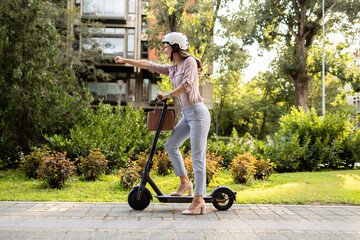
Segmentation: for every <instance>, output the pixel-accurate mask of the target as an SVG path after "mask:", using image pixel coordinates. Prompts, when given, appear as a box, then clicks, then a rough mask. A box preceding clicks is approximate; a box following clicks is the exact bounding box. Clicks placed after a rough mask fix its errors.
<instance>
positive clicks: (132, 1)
mask: <svg viewBox="0 0 360 240" xmlns="http://www.w3.org/2000/svg"><path fill="white" fill-rule="evenodd" d="M129 13H135V0H129Z"/></svg>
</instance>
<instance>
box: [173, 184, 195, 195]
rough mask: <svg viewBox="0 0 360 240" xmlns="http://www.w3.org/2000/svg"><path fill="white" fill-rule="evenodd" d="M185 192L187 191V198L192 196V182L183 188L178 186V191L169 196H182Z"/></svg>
mask: <svg viewBox="0 0 360 240" xmlns="http://www.w3.org/2000/svg"><path fill="white" fill-rule="evenodd" d="M186 191H189V196H192V195H193V185H192V182H189V183H188V184H187V185H186V186H185V187H182V186H181V185H180V187H179V189H178V190H177V191H176V192H172V193H170V195H171V196H182V195H183V194H184V193H185V192H186Z"/></svg>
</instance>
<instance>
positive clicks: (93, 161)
mask: <svg viewBox="0 0 360 240" xmlns="http://www.w3.org/2000/svg"><path fill="white" fill-rule="evenodd" d="M79 161H80V163H79V170H80V172H81V173H82V174H83V175H84V177H85V179H86V180H92V181H94V180H96V179H97V178H99V176H100V175H101V174H104V173H105V172H106V170H107V164H108V161H107V160H106V158H105V156H104V155H103V154H102V153H101V152H100V149H95V150H90V153H89V155H88V156H86V157H80V159H79Z"/></svg>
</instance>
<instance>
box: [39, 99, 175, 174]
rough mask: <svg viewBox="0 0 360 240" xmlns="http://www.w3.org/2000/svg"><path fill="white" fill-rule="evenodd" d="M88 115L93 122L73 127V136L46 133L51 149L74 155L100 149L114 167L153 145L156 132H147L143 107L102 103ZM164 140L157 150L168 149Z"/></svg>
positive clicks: (123, 165)
mask: <svg viewBox="0 0 360 240" xmlns="http://www.w3.org/2000/svg"><path fill="white" fill-rule="evenodd" d="M88 116H89V117H88V118H89V121H87V122H84V123H81V124H77V125H76V126H75V127H74V128H73V129H71V130H70V138H69V139H67V138H65V137H60V136H57V135H54V136H52V137H50V136H46V139H47V141H48V142H49V144H50V148H51V149H53V150H56V151H66V152H68V153H69V154H70V156H71V157H72V158H76V157H81V156H83V157H84V156H87V155H88V154H89V152H90V150H91V149H95V148H99V149H101V151H102V153H103V154H104V155H105V157H106V159H107V160H109V165H108V166H109V168H110V169H114V168H119V167H125V166H126V164H127V162H128V161H131V160H136V157H135V156H136V155H137V154H138V153H141V152H144V151H146V150H147V149H149V148H150V147H151V144H152V140H153V137H154V134H155V133H154V132H149V131H147V129H146V124H145V113H144V111H143V110H142V109H140V110H137V109H135V108H133V107H131V105H130V104H129V105H128V106H126V107H122V106H120V105H119V104H118V105H117V107H113V106H111V105H109V104H104V103H102V102H101V103H100V104H99V107H98V108H97V109H96V110H93V109H88ZM161 134H162V135H165V136H167V134H170V133H164V132H162V133H161ZM164 139H165V138H162V137H160V138H159V141H158V144H157V149H163V148H164V145H165V140H164Z"/></svg>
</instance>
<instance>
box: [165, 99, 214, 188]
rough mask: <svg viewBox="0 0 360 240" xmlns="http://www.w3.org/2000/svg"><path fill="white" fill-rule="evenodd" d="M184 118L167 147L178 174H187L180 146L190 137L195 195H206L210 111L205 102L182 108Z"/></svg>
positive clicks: (172, 134)
mask: <svg viewBox="0 0 360 240" xmlns="http://www.w3.org/2000/svg"><path fill="white" fill-rule="evenodd" d="M182 113H183V118H182V119H181V120H180V122H179V123H178V124H177V125H176V127H175V128H174V130H173V131H172V133H171V136H170V138H169V139H168V141H167V142H166V144H165V149H166V151H167V153H168V154H169V156H170V159H171V161H172V164H173V166H174V171H175V175H176V176H178V177H179V176H186V175H187V174H186V170H185V165H184V160H183V158H182V155H181V152H180V150H179V148H180V146H181V145H182V144H183V143H184V142H185V140H186V139H188V138H189V137H190V142H191V160H192V163H193V167H194V180H195V191H194V194H195V195H206V143H207V136H208V133H209V129H210V113H209V110H208V109H207V108H206V106H205V104H204V103H203V102H199V103H195V104H192V105H189V106H186V107H183V108H182Z"/></svg>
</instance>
